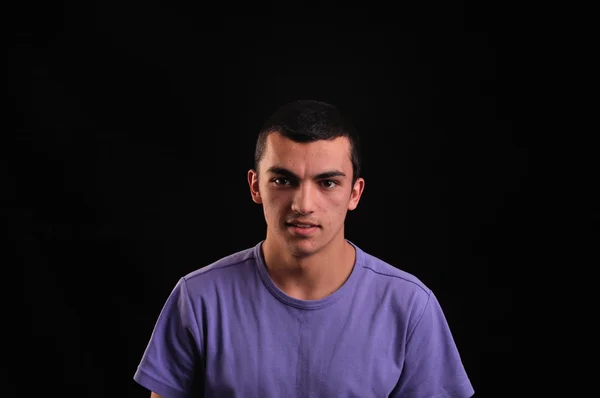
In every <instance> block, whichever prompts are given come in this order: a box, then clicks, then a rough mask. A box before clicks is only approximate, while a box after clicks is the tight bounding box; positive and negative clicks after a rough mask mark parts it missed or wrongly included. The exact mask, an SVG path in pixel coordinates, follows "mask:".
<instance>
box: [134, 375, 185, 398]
mask: <svg viewBox="0 0 600 398" xmlns="http://www.w3.org/2000/svg"><path fill="white" fill-rule="evenodd" d="M138 372H140V373H143V374H144V376H146V377H147V378H149V379H152V380H154V382H155V383H156V384H159V385H161V386H164V387H167V388H169V389H171V390H173V391H177V392H179V393H181V395H182V396H185V397H189V396H190V394H189V393H188V392H187V391H183V390H181V389H179V387H174V386H172V385H170V384H169V383H165V382H164V381H160V380H158V379H157V378H156V377H153V376H152V375H150V374H149V373H148V372H146V371H145V370H144V369H140V368H138Z"/></svg>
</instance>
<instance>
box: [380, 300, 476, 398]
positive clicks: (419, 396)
mask: <svg viewBox="0 0 600 398" xmlns="http://www.w3.org/2000/svg"><path fill="white" fill-rule="evenodd" d="M474 393H475V392H474V389H473V386H472V385H471V382H470V380H469V378H468V376H467V373H466V371H465V368H464V366H463V364H462V361H461V358H460V355H459V352H458V349H457V347H456V344H455V342H454V339H453V337H452V334H451V332H450V328H449V326H448V323H447V321H446V318H445V316H444V313H443V312H442V309H441V307H440V304H439V302H438V300H437V298H436V297H435V296H434V294H433V293H432V292H431V291H430V292H429V298H428V301H427V304H426V305H425V308H424V310H423V313H422V314H421V317H420V319H419V320H418V321H417V324H416V326H415V327H414V329H413V331H412V333H411V334H410V335H409V336H408V338H407V342H406V351H405V359H404V365H403V369H402V373H401V375H400V380H399V381H398V385H397V386H396V388H395V389H394V391H393V393H392V395H391V396H392V397H403V398H468V397H471V396H473V394H474Z"/></svg>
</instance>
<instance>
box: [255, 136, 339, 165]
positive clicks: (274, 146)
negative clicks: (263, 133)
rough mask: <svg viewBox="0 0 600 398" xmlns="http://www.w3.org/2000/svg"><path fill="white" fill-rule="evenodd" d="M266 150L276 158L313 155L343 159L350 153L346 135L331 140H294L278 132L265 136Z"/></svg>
mask: <svg viewBox="0 0 600 398" xmlns="http://www.w3.org/2000/svg"><path fill="white" fill-rule="evenodd" d="M266 152H267V153H268V154H269V155H271V156H272V157H276V158H289V157H302V156H313V157H328V158H329V157H333V158H339V159H344V158H345V157H346V156H348V155H349V154H350V141H349V140H348V138H347V137H337V138H334V139H332V140H317V141H311V142H296V141H293V140H291V139H289V138H287V137H284V136H282V135H281V134H279V133H272V134H270V135H269V136H268V137H267V148H266Z"/></svg>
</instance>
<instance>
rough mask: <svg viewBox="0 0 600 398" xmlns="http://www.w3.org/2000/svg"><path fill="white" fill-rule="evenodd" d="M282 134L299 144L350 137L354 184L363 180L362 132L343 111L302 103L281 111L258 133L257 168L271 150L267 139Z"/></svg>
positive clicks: (301, 101) (329, 105) (331, 106)
mask: <svg viewBox="0 0 600 398" xmlns="http://www.w3.org/2000/svg"><path fill="white" fill-rule="evenodd" d="M275 132H277V133H279V134H281V135H282V136H284V137H286V138H289V139H291V140H292V141H295V142H313V141H318V140H333V139H335V138H338V137H346V138H348V140H349V141H350V161H351V162H352V184H353V185H354V183H355V182H356V180H357V179H358V178H359V177H360V173H361V153H360V142H359V137H358V132H357V131H356V129H355V128H354V125H353V124H352V122H351V121H350V120H349V119H348V118H347V117H345V116H344V115H342V113H341V112H340V110H339V109H338V108H337V107H336V106H334V105H332V104H328V103H326V102H321V101H313V100H298V101H294V102H290V103H287V104H285V105H283V106H281V107H280V108H279V109H277V110H276V111H275V112H274V113H273V114H272V115H271V116H270V117H269V118H268V119H267V121H266V122H265V123H264V124H263V126H262V128H261V129H260V132H259V134H258V140H257V142H256V150H255V152H254V169H255V170H256V172H257V173H258V165H259V163H260V160H261V159H262V157H263V155H264V153H265V150H266V148H267V137H268V136H269V134H271V133H275Z"/></svg>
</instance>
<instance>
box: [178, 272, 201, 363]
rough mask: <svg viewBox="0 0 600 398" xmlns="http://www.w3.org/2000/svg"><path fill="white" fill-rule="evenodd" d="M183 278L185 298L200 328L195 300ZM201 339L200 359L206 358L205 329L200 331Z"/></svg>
mask: <svg viewBox="0 0 600 398" xmlns="http://www.w3.org/2000/svg"><path fill="white" fill-rule="evenodd" d="M181 279H182V283H183V285H184V286H185V298H186V300H187V302H188V304H189V305H190V307H192V316H193V317H194V322H195V323H196V328H198V325H199V323H198V318H196V309H195V308H194V302H193V301H192V300H191V299H190V295H189V291H190V290H189V289H188V285H187V282H186V280H185V278H181ZM198 337H199V338H200V339H201V341H200V344H199V345H198V346H199V347H198V350H199V351H200V360H203V359H204V349H203V348H204V330H203V331H202V333H199V336H198Z"/></svg>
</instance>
